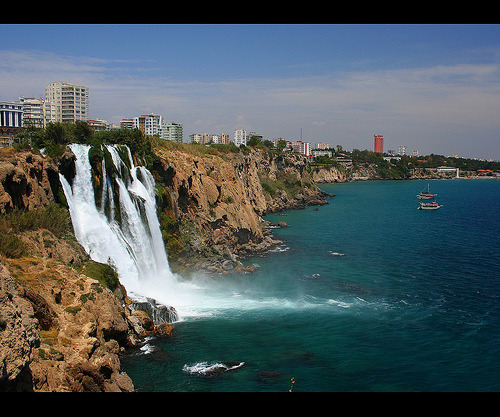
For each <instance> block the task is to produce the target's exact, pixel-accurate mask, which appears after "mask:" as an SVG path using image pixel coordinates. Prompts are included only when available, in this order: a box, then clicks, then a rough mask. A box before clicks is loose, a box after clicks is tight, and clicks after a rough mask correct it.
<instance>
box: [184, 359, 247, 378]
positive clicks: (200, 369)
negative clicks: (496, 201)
mask: <svg viewBox="0 0 500 417" xmlns="http://www.w3.org/2000/svg"><path fill="white" fill-rule="evenodd" d="M244 365H245V362H211V363H208V362H197V363H195V364H194V365H184V366H183V367H182V370H183V371H184V372H186V373H187V374H191V375H201V376H213V375H219V374H221V373H224V372H228V371H233V370H235V369H238V368H241V367H243V366H244Z"/></svg>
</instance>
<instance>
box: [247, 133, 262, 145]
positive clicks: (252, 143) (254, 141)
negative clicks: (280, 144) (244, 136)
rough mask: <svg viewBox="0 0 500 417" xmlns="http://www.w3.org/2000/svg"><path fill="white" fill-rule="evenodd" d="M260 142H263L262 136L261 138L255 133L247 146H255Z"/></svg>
mask: <svg viewBox="0 0 500 417" xmlns="http://www.w3.org/2000/svg"><path fill="white" fill-rule="evenodd" d="M260 143H261V140H260V138H259V137H258V136H255V135H254V136H252V137H251V138H250V140H249V141H248V142H247V146H254V147H255V146H258V145H260Z"/></svg>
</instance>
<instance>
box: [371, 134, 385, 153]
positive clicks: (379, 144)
mask: <svg viewBox="0 0 500 417" xmlns="http://www.w3.org/2000/svg"><path fill="white" fill-rule="evenodd" d="M373 138H374V140H375V146H374V149H373V150H374V152H377V153H384V137H383V136H382V135H373Z"/></svg>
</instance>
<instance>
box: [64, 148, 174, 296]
mask: <svg viewBox="0 0 500 417" xmlns="http://www.w3.org/2000/svg"><path fill="white" fill-rule="evenodd" d="M69 146H70V148H71V150H72V151H73V153H74V154H75V156H76V161H75V167H76V175H75V178H74V179H73V183H72V185H70V183H69V182H68V180H67V179H66V178H65V177H64V176H63V175H62V174H59V178H60V181H61V184H62V187H63V190H64V194H65V196H66V200H67V201H68V206H69V211H70V214H71V221H72V223H73V228H74V231H75V235H76V238H77V240H78V242H80V244H81V245H82V246H83V247H84V248H85V250H86V251H87V253H88V254H89V255H90V257H91V259H93V260H94V261H97V262H101V263H108V264H110V265H111V266H113V267H114V268H115V269H116V271H117V273H118V276H119V279H120V282H121V283H122V284H123V285H124V286H125V288H126V289H127V293H128V294H129V297H130V298H132V299H135V300H137V301H143V300H145V299H147V298H153V299H155V300H158V301H159V302H160V303H162V304H166V305H170V302H171V301H172V299H171V297H172V296H173V294H172V289H173V287H174V286H175V285H176V277H175V276H174V274H173V273H172V272H171V271H170V268H169V265H168V258H167V254H166V252H165V245H164V243H163V239H162V235H161V230H160V225H159V222H158V217H157V214H156V200H155V181H154V178H153V176H152V174H151V173H150V172H149V171H148V170H147V169H146V168H145V167H142V166H134V163H133V159H132V156H131V153H130V149H129V148H128V147H126V146H118V145H105V146H103V147H102V151H103V152H106V151H107V152H109V154H110V155H111V160H112V164H113V165H114V167H110V166H109V165H108V166H106V158H103V161H102V178H100V181H101V183H102V193H101V194H100V196H101V202H100V207H98V206H99V204H96V198H95V192H94V185H93V181H92V166H91V163H90V158H89V150H90V146H89V145H80V144H71V145H69ZM125 150H126V153H127V157H128V158H125V159H126V160H123V154H124V151H125ZM120 154H121V155H122V156H120ZM108 161H109V158H108ZM109 163H110V162H108V164H109ZM112 173H113V174H112Z"/></svg>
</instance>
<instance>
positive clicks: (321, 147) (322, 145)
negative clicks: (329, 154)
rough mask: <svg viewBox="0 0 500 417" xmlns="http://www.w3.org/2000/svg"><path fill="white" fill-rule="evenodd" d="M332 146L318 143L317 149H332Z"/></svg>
mask: <svg viewBox="0 0 500 417" xmlns="http://www.w3.org/2000/svg"><path fill="white" fill-rule="evenodd" d="M330 148H331V146H330V144H329V143H323V142H318V143H316V149H330Z"/></svg>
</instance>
